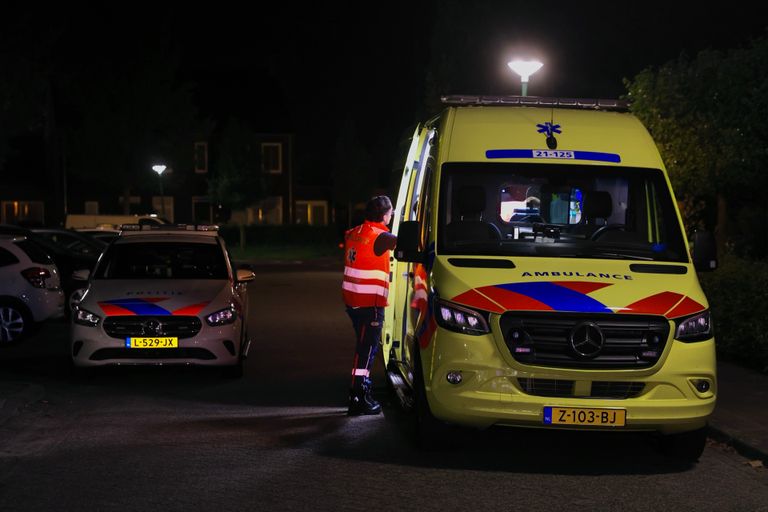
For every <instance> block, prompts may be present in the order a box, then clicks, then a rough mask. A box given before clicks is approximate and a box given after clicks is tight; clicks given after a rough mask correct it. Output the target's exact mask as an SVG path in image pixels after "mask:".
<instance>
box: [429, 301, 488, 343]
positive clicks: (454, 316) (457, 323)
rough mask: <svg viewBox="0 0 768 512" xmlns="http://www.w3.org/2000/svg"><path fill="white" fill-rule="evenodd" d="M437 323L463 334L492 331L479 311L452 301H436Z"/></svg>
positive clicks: (478, 333)
mask: <svg viewBox="0 0 768 512" xmlns="http://www.w3.org/2000/svg"><path fill="white" fill-rule="evenodd" d="M435 309H436V311H435V317H436V319H437V325H439V326H440V327H443V328H445V329H448V330H450V331H454V332H460V333H462V334H472V335H475V336H477V335H480V334H486V333H488V332H491V330H490V329H489V328H488V321H487V320H486V318H485V316H483V314H482V313H480V312H479V311H474V310H472V309H469V308H465V307H463V306H458V305H456V304H453V303H451V302H446V301H442V300H439V301H436V303H435Z"/></svg>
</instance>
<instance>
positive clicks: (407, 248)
mask: <svg viewBox="0 0 768 512" xmlns="http://www.w3.org/2000/svg"><path fill="white" fill-rule="evenodd" d="M420 242H421V226H420V225H419V223H418V222H417V221H415V220H409V221H405V222H401V223H400V226H399V227H398V230H397V246H395V258H397V259H398V260H400V261H409V262H411V263H421V262H423V261H424V253H423V252H422V251H421V250H420V249H419V244H420Z"/></svg>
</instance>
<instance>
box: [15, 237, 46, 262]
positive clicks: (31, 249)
mask: <svg viewBox="0 0 768 512" xmlns="http://www.w3.org/2000/svg"><path fill="white" fill-rule="evenodd" d="M16 245H17V246H18V247H19V248H20V249H21V250H22V251H24V254H26V255H27V256H29V259H30V260H32V261H33V262H34V263H39V264H40V265H52V264H53V260H51V257H50V256H48V253H46V252H45V250H43V249H42V248H41V247H40V246H39V245H37V244H36V243H35V242H32V241H30V240H22V241H20V242H16Z"/></svg>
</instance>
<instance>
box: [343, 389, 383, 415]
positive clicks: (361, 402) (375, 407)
mask: <svg viewBox="0 0 768 512" xmlns="http://www.w3.org/2000/svg"><path fill="white" fill-rule="evenodd" d="M380 412H381V405H380V404H379V403H378V402H376V401H375V400H373V399H371V402H369V401H368V400H367V399H366V393H365V390H364V389H359V390H352V391H351V392H350V393H349V409H348V410H347V415H348V416H360V415H371V414H379V413H380Z"/></svg>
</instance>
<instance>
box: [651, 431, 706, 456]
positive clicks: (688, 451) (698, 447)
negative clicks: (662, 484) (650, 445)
mask: <svg viewBox="0 0 768 512" xmlns="http://www.w3.org/2000/svg"><path fill="white" fill-rule="evenodd" d="M706 444H707V429H706V427H704V428H700V429H698V430H692V431H690V432H683V433H682V434H670V435H666V436H662V438H661V445H660V448H661V453H663V454H664V455H666V456H668V457H671V458H674V459H677V460H679V461H683V462H691V463H693V462H696V461H698V460H699V457H701V454H702V453H703V452H704V446H705V445H706Z"/></svg>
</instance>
